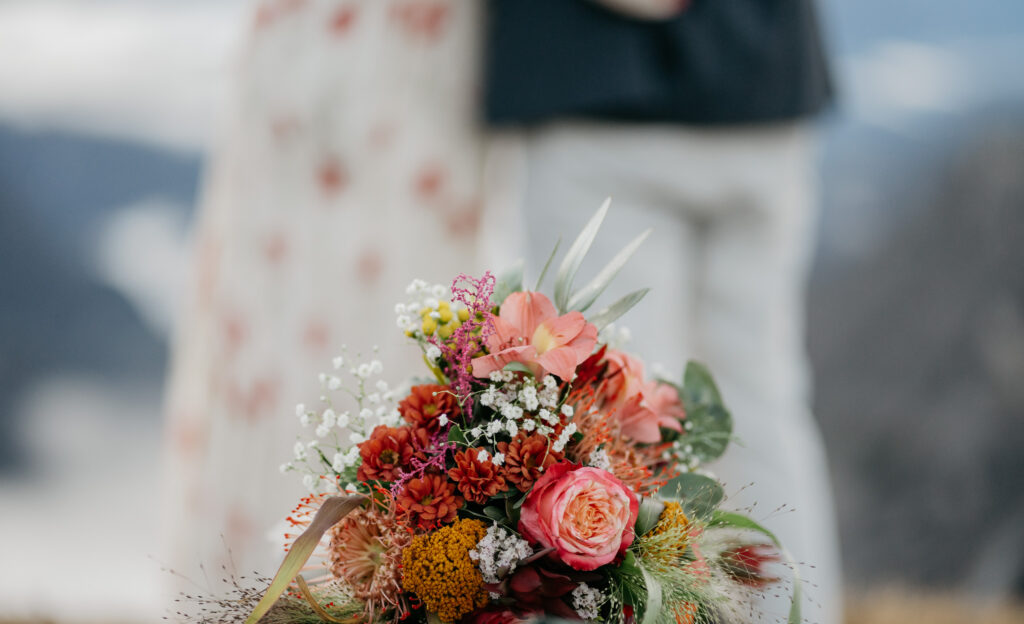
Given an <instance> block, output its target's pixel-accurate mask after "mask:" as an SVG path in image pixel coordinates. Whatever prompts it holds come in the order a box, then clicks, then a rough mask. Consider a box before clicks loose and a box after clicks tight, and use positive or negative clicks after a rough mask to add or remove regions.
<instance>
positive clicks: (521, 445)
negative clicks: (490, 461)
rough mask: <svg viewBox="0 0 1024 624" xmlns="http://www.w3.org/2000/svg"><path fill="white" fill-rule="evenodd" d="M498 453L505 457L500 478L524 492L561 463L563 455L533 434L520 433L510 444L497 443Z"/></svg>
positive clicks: (542, 437) (548, 442)
mask: <svg viewBox="0 0 1024 624" xmlns="http://www.w3.org/2000/svg"><path fill="white" fill-rule="evenodd" d="M498 451H499V452H501V453H503V454H504V455H505V464H504V470H503V471H502V476H504V477H505V480H506V481H508V482H509V483H511V484H512V485H514V486H516V487H517V488H519V491H520V492H525V491H527V490H529V489H530V488H531V487H533V484H534V482H536V481H537V479H539V478H540V475H541V473H543V472H544V471H545V470H547V469H548V467H550V466H553V465H554V464H557V463H558V462H560V461H562V459H563V457H564V455H563V454H562V453H560V452H558V451H556V450H555V449H553V448H551V442H550V441H549V440H548V439H547V438H545V437H544V436H542V435H540V434H538V433H535V434H533V435H530V436H527V435H526V434H525V433H520V434H519V435H518V436H516V438H515V439H513V440H512V441H511V442H498Z"/></svg>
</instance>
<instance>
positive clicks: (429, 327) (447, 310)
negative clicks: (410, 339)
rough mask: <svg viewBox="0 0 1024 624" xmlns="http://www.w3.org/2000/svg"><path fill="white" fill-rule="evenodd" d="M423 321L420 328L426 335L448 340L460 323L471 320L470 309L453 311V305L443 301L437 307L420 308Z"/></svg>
mask: <svg viewBox="0 0 1024 624" xmlns="http://www.w3.org/2000/svg"><path fill="white" fill-rule="evenodd" d="M420 318H421V319H422V321H423V322H422V323H421V324H420V329H421V330H423V334H424V335H425V336H433V335H434V334H435V333H437V337H438V338H440V339H441V340H448V338H450V337H451V335H452V334H453V333H455V330H456V329H458V328H459V326H460V325H462V324H463V323H465V322H466V321H468V320H469V310H466V309H462V310H457V311H452V305H451V304H450V303H448V302H447V301H441V302H439V303H438V304H437V307H436V308H427V307H425V308H422V309H421V310H420Z"/></svg>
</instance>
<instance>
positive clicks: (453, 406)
mask: <svg viewBox="0 0 1024 624" xmlns="http://www.w3.org/2000/svg"><path fill="white" fill-rule="evenodd" d="M398 411H399V412H401V413H402V418H404V419H405V420H406V422H408V423H409V424H411V425H413V426H414V427H420V428H423V429H426V430H427V431H429V432H430V433H434V432H435V431H437V430H438V428H440V426H441V425H440V423H439V422H438V417H440V416H441V414H445V415H447V416H448V420H455V417H456V416H458V414H459V403H458V401H456V400H455V395H454V394H453V393H452V391H451V389H449V388H448V386H439V385H437V384H429V385H423V386H413V387H412V390H411V391H410V392H409V396H407V397H405V398H404V399H402V402H401V403H399V404H398Z"/></svg>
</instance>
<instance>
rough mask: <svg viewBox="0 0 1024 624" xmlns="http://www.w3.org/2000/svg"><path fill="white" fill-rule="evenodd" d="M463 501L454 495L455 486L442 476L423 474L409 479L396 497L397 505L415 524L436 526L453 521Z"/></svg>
mask: <svg viewBox="0 0 1024 624" xmlns="http://www.w3.org/2000/svg"><path fill="white" fill-rule="evenodd" d="M464 502H465V501H464V500H463V499H462V497H461V496H458V495H457V494H455V486H454V485H453V484H452V482H451V481H449V480H448V479H447V477H445V476H444V475H436V474H425V475H423V476H422V477H421V478H419V479H410V480H409V482H408V483H406V484H405V488H404V489H403V490H402V493H401V494H399V495H398V505H399V507H401V509H402V510H403V511H404V512H405V513H407V514H409V515H410V516H411V517H412V519H413V521H414V522H415V523H416V524H419V525H421V526H436V525H438V524H444V523H447V522H451V521H453V520H455V512H456V511H458V509H459V508H460V507H462V504H463V503H464Z"/></svg>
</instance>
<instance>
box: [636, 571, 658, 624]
mask: <svg viewBox="0 0 1024 624" xmlns="http://www.w3.org/2000/svg"><path fill="white" fill-rule="evenodd" d="M639 567H640V573H641V574H642V575H643V577H644V586H645V587H646V588H647V600H645V601H644V617H643V619H641V620H640V624H654V622H657V621H658V617H659V616H660V615H661V609H662V606H663V604H664V592H663V591H662V588H661V583H660V582H658V579H656V578H654V577H653V576H652V575H651V573H650V572H648V571H647V570H646V569H645V568H644V567H643V566H639Z"/></svg>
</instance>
